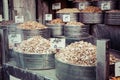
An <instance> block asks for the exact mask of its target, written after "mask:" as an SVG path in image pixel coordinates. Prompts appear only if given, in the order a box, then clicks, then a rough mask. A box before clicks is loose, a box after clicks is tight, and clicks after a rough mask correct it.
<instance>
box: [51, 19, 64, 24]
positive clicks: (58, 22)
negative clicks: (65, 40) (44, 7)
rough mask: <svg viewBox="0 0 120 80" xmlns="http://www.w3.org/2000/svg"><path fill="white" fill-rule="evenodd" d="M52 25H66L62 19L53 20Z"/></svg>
mask: <svg viewBox="0 0 120 80" xmlns="http://www.w3.org/2000/svg"><path fill="white" fill-rule="evenodd" d="M50 24H64V23H63V21H62V19H60V18H57V19H53V20H52V21H50Z"/></svg>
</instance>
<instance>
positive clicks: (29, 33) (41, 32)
mask: <svg viewBox="0 0 120 80" xmlns="http://www.w3.org/2000/svg"><path fill="white" fill-rule="evenodd" d="M18 30H19V31H20V33H21V36H22V38H23V39H24V40H27V39H29V38H31V37H33V36H42V37H44V38H50V29H49V28H46V29H38V30H25V29H18Z"/></svg>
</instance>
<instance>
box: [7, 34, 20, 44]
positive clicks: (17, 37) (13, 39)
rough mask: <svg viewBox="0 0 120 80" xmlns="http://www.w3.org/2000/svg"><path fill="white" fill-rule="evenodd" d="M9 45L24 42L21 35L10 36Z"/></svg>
mask: <svg viewBox="0 0 120 80" xmlns="http://www.w3.org/2000/svg"><path fill="white" fill-rule="evenodd" d="M8 39H9V43H11V44H12V43H20V42H21V41H22V38H21V34H10V35H8Z"/></svg>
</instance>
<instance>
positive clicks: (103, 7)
mask: <svg viewBox="0 0 120 80" xmlns="http://www.w3.org/2000/svg"><path fill="white" fill-rule="evenodd" d="M101 9H102V10H109V9H110V2H103V3H102V4H101Z"/></svg>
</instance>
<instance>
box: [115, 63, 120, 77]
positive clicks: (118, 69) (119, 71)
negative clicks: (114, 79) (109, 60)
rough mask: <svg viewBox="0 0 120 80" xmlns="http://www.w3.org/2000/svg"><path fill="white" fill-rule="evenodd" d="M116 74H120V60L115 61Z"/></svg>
mask: <svg viewBox="0 0 120 80" xmlns="http://www.w3.org/2000/svg"><path fill="white" fill-rule="evenodd" d="M115 76H120V62H117V63H115Z"/></svg>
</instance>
